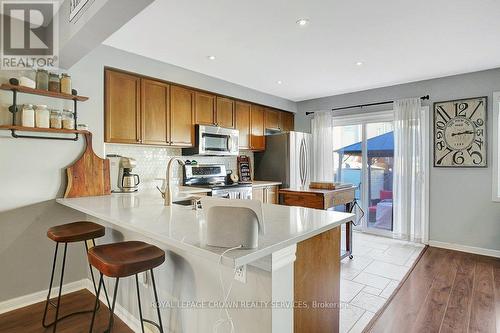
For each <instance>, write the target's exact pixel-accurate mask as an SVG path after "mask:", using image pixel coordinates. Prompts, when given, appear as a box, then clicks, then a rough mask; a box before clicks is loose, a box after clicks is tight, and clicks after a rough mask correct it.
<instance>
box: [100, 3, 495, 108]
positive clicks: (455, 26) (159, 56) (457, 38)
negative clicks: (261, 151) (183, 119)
mask: <svg viewBox="0 0 500 333" xmlns="http://www.w3.org/2000/svg"><path fill="white" fill-rule="evenodd" d="M499 13H500V1H499V0H418V1H417V0H414V1H408V0H378V1H372V0H364V1H360V0H302V1H298V0H274V1H273V0H248V1H243V0H210V1H207V0H156V1H155V2H154V3H153V4H151V5H150V6H149V7H147V8H146V9H145V10H144V11H142V12H141V13H139V14H138V15H137V16H136V17H134V18H133V19H132V20H130V21H129V22H128V23H126V24H125V25H124V26H123V27H122V28H121V29H119V30H118V31H116V32H115V33H114V34H113V35H112V36H111V37H109V38H108V39H107V40H106V41H105V44H107V45H110V46H113V47H116V48H119V49H123V50H126V51H129V52H132V53H136V54H140V55H143V56H146V57H150V58H153V59H156V60H160V61H164V62H166V63H170V64H174V65H177V66H180V67H184V68H187V69H190V70H194V71H197V72H200V73H204V74H207V75H210V76H214V77H217V78H220V79H224V80H227V81H230V82H233V83H237V84H240V85H243V86H246V87H249V88H253V89H256V90H259V91H263V92H266V93H270V94H273V95H276V96H280V97H283V98H287V99H290V100H293V101H300V100H305V99H310V98H316V97H322V96H328V95H335V94H340V93H345V92H352V91H359V90H364V89H369V88H375V87H381V86H387V85H393V84H398V83H405V82H410V81H417V80H421V79H428V78H434V77H440V76H446V75H452V74H459V73H465V72H472V71H476V70H482V69H488V68H494V67H500V42H499V36H500V16H499ZM299 18H309V19H310V24H309V25H307V26H305V27H300V26H298V25H297V24H296V23H295V22H296V21H297V20H298V19H299ZM208 55H215V56H216V57H217V58H216V60H213V61H211V60H208V59H207V56H208ZM358 61H362V62H363V63H364V65H363V66H357V65H356V62H358ZM278 80H281V81H283V83H282V84H281V85H279V84H277V81H278Z"/></svg>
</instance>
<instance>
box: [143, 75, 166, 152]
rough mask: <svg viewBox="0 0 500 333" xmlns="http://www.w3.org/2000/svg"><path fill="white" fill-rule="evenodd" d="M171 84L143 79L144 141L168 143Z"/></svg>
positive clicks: (147, 142) (148, 142)
mask: <svg viewBox="0 0 500 333" xmlns="http://www.w3.org/2000/svg"><path fill="white" fill-rule="evenodd" d="M168 117H169V85H168V84H166V83H163V82H160V81H154V80H148V79H142V80H141V124H142V127H141V133H142V143H146V144H161V145H166V144H168V143H169V142H168V136H169V133H168V126H167V125H168Z"/></svg>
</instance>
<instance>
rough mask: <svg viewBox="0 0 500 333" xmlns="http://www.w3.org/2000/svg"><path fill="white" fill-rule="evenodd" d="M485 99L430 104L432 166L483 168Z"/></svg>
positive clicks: (485, 155) (484, 157)
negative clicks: (432, 139) (432, 118)
mask: <svg viewBox="0 0 500 333" xmlns="http://www.w3.org/2000/svg"><path fill="white" fill-rule="evenodd" d="M486 112H487V97H475V98H467V99H460V100H454V101H446V102H436V103H434V166H435V167H486V166H487V164H486V157H487V150H486V140H487V136H486Z"/></svg>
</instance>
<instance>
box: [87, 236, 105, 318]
mask: <svg viewBox="0 0 500 333" xmlns="http://www.w3.org/2000/svg"><path fill="white" fill-rule="evenodd" d="M84 243H85V251H86V252H85V255H87V253H88V252H89V246H88V245H87V241H84ZM92 244H93V245H94V246H95V239H92ZM89 269H90V276H91V277H92V284H93V285H94V291H95V292H96V295H97V286H96V284H95V277H94V270H93V269H92V265H91V264H90V263H89ZM103 289H104V295H106V302H107V303H108V309H111V302H110V301H109V297H108V291H107V290H106V284H103ZM100 307H101V303H98V304H97V310H99V308H100Z"/></svg>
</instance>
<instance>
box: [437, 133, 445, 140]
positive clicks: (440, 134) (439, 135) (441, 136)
mask: <svg viewBox="0 0 500 333" xmlns="http://www.w3.org/2000/svg"><path fill="white" fill-rule="evenodd" d="M443 136H444V135H443V132H441V131H437V132H436V139H438V140H440V139H442V138H443Z"/></svg>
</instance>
